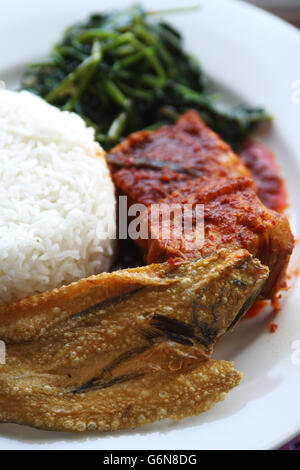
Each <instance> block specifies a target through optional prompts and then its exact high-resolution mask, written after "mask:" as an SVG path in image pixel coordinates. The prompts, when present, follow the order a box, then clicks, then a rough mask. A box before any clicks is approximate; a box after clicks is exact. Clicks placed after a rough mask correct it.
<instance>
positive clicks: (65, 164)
mask: <svg viewBox="0 0 300 470" xmlns="http://www.w3.org/2000/svg"><path fill="white" fill-rule="evenodd" d="M0 181H1V183H0V303H6V302H10V301H12V300H16V299H19V298H21V297H25V296H27V295H30V294H32V293H36V292H42V291H45V290H48V289H53V288H55V287H57V286H61V285H62V284H69V283H70V282H72V281H75V280H77V279H80V278H82V277H86V276H89V275H91V274H96V273H99V272H101V271H105V270H108V269H109V267H110V265H111V263H112V260H113V256H114V246H115V241H114V240H113V239H112V238H113V236H114V232H115V205H116V198H115V192H114V186H113V183H112V181H111V178H110V174H109V170H108V168H107V165H106V161H105V157H104V154H103V151H102V149H101V148H100V147H99V145H98V144H97V143H96V142H95V139H94V131H93V129H91V128H87V127H86V125H85V123H84V121H83V120H82V119H81V118H80V117H79V116H77V115H76V114H74V113H68V112H62V111H60V110H58V109H57V108H55V107H53V106H51V105H49V104H47V103H46V102H45V101H43V100H42V99H41V98H38V97H36V96H34V95H32V94H30V93H27V92H20V93H17V92H12V91H7V90H0ZM105 230H106V233H107V235H105V234H104V231H105Z"/></svg>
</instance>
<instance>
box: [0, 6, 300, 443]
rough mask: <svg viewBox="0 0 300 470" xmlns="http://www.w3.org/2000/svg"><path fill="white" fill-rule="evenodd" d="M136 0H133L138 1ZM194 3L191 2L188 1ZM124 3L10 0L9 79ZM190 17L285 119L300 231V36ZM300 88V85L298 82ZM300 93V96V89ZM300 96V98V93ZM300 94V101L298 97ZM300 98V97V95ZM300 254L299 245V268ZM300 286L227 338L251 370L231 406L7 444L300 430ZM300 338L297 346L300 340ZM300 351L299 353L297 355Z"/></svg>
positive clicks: (179, 17) (283, 145)
mask: <svg viewBox="0 0 300 470" xmlns="http://www.w3.org/2000/svg"><path fill="white" fill-rule="evenodd" d="M132 3H133V2H132ZM184 3H185V4H186V2H183V1H182V2H181V5H182V4H184ZM144 4H145V5H146V6H147V4H148V5H149V8H151V9H158V8H166V7H169V6H174V5H176V6H179V2H177V1H176V0H170V1H162V0H157V1H155V0H149V1H145V2H144ZM106 5H108V6H109V8H112V7H115V6H120V5H121V6H124V2H121V1H113V0H110V2H99V0H85V1H82V0H64V1H61V0H52V1H51V2H47V3H45V2H41V1H39V0H26V2H24V1H23V0H10V1H9V2H5V6H4V5H2V8H1V19H0V21H1V23H0V31H1V33H0V39H1V40H0V57H1V63H0V79H2V80H5V81H6V82H7V84H8V85H9V86H15V85H16V83H17V82H18V79H19V74H20V73H21V71H22V68H23V66H24V65H25V64H26V63H28V62H30V61H32V60H36V59H39V58H40V57H42V56H43V55H45V54H46V53H47V52H48V51H49V48H50V46H51V44H52V43H53V42H55V41H56V40H57V39H58V38H59V36H60V33H61V31H62V30H63V29H64V27H66V26H68V25H70V24H72V23H73V22H74V21H77V20H80V19H82V18H84V17H85V16H86V15H87V14H89V13H91V12H94V11H98V10H99V9H100V10H101V9H105V7H106ZM201 5H202V8H201V9H200V10H199V11H198V12H193V13H190V14H176V15H172V16H169V17H167V19H168V20H169V21H171V22H172V23H174V25H175V26H177V27H178V28H179V29H180V30H181V31H182V32H184V33H185V37H186V43H187V48H188V49H189V50H190V51H192V52H193V53H194V55H196V56H198V57H199V59H201V62H202V63H203V65H204V68H205V70H206V71H207V72H208V73H209V74H210V75H211V76H212V77H214V78H215V79H216V80H217V81H218V83H220V84H221V86H222V87H223V88H224V89H225V90H227V91H228V92H229V93H230V94H231V96H232V98H238V99H239V100H242V101H245V102H248V103H249V104H252V105H257V104H262V105H264V106H265V107H266V108H267V109H268V110H269V111H270V112H271V113H272V114H273V116H274V118H275V125H274V127H273V130H272V132H271V133H270V134H269V135H268V136H267V138H266V141H267V142H268V143H269V144H270V146H271V147H272V148H273V149H274V150H275V152H276V154H277V159H278V162H279V164H280V166H281V168H282V170H283V173H284V175H285V178H286V181H287V182H288V190H289V197H290V201H291V206H290V209H289V215H290V220H291V224H292V228H293V231H294V234H295V235H296V237H299V231H300V229H299V208H298V207H297V206H298V204H299V200H300V168H299V164H300V138H299V137H300V135H299V125H300V104H298V105H297V104H293V92H294V93H295V91H296V89H293V88H292V86H293V84H294V85H295V86H296V80H300V61H299V51H300V33H299V32H298V31H297V30H296V29H294V28H292V27H291V26H289V25H287V24H286V23H284V22H282V21H281V20H279V19H276V18H275V17H273V16H271V15H269V14H267V13H264V12H263V11H261V10H259V9H257V8H255V7H251V6H249V5H247V4H245V3H240V2H237V1H230V0H201ZM298 86H299V83H298ZM298 97H300V93H299V94H298ZM295 98H297V96H295ZM296 101H297V100H296ZM298 101H299V100H298ZM298 260H299V246H297V247H296V250H295V253H294V255H293V261H292V265H293V266H296V265H297V262H298ZM299 294H300V283H299V282H298V281H295V282H294V286H293V288H292V289H291V290H290V291H289V294H288V296H287V298H286V300H285V302H284V306H283V310H282V312H281V313H280V315H279V316H278V318H277V319H276V321H277V323H278V324H279V329H278V331H277V333H276V334H274V335H271V334H270V333H269V331H268V324H269V322H270V317H268V315H267V313H266V314H264V315H262V316H259V317H258V318H257V319H255V320H249V321H246V322H243V323H242V324H241V325H240V326H239V327H238V328H237V329H236V331H235V332H234V334H232V335H231V336H228V337H227V338H226V339H225V340H224V341H223V342H222V344H221V345H220V347H219V348H218V351H217V355H218V357H220V358H221V357H222V358H223V359H229V360H234V361H235V364H236V367H237V368H238V369H239V370H240V371H242V372H243V373H244V378H243V381H242V383H241V385H240V386H239V387H238V388H236V389H235V390H234V391H233V392H232V393H231V394H229V396H228V398H227V399H226V401H225V402H224V403H220V404H218V405H217V406H216V407H215V408H214V409H212V410H211V411H209V412H207V413H204V414H203V415H201V416H199V417H194V418H191V419H186V420H184V421H182V422H180V423H175V424H174V423H172V422H169V421H166V422H163V423H160V424H155V425H151V426H147V427H145V428H143V429H140V430H136V431H126V432H117V433H113V434H84V435H72V434H68V433H51V432H43V431H38V430H35V429H30V428H27V427H21V426H16V425H9V424H2V425H0V448H2V449H8V448H10V449H32V448H34V449H106V450H112V449H270V448H276V447H278V446H279V445H281V444H283V443H284V441H286V440H288V439H289V438H291V437H293V436H294V435H295V434H296V433H297V432H300V414H299V386H300V364H299V365H296V362H297V361H295V360H294V361H293V360H292V359H293V357H294V359H297V357H298V358H299V357H300V353H299V354H298V356H297V354H296V353H297V351H295V350H293V349H292V344H293V342H295V341H299V340H300V316H299ZM295 344H296V343H295ZM293 353H294V356H293Z"/></svg>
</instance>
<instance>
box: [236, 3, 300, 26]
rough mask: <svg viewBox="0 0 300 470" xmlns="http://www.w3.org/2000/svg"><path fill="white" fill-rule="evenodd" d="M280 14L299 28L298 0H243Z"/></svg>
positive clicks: (299, 6)
mask: <svg viewBox="0 0 300 470" xmlns="http://www.w3.org/2000/svg"><path fill="white" fill-rule="evenodd" d="M243 1H246V2H248V3H253V4H254V5H257V6H259V7H261V8H264V9H266V10H269V11H271V12H272V13H274V14H275V15H278V16H281V17H282V18H284V19H285V20H287V21H289V22H290V23H293V24H294V25H295V26H298V27H299V28H300V0H243Z"/></svg>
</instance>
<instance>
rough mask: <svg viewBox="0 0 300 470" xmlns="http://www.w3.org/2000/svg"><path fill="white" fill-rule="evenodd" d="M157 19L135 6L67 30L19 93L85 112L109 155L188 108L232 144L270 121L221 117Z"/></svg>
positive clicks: (259, 115)
mask: <svg viewBox="0 0 300 470" xmlns="http://www.w3.org/2000/svg"><path fill="white" fill-rule="evenodd" d="M154 13H156V12H148V13H146V12H145V11H144V10H143V9H142V7H140V6H135V7H132V8H130V9H128V10H122V11H116V12H110V13H105V14H97V15H93V16H91V17H90V18H89V19H88V20H87V21H85V22H83V23H80V24H76V25H74V26H72V27H70V28H69V29H68V30H67V31H66V32H65V34H64V37H63V38H62V40H61V42H59V43H58V44H56V45H55V47H54V48H53V49H52V52H51V54H50V57H48V58H47V59H45V61H44V62H39V63H37V64H32V65H30V66H29V67H28V68H27V70H26V71H25V73H24V76H23V80H22V88H24V89H27V90H29V91H31V92H33V93H36V94H38V95H40V96H42V97H43V98H45V99H46V100H47V101H48V102H49V103H52V104H54V105H56V106H58V107H60V108H61V109H64V110H68V111H74V112H76V113H78V114H80V115H81V116H82V117H83V118H84V119H85V120H86V122H87V123H88V125H91V126H93V127H94V129H95V130H96V135H97V139H98V140H99V142H100V143H101V144H102V145H103V146H104V147H105V148H106V149H109V148H111V147H112V146H113V145H115V144H116V143H118V142H119V141H120V140H121V139H122V138H124V137H126V136H127V135H128V134H129V133H130V132H133V131H136V130H140V129H144V128H151V129H153V128H156V127H158V126H159V125H161V124H162V123H168V122H173V121H174V119H176V117H177V116H178V115H179V114H180V113H182V112H184V111H185V110H186V109H189V108H193V109H196V110H198V111H199V113H200V114H201V116H202V117H203V119H204V120H205V121H206V122H207V124H208V125H209V126H210V127H212V128H213V129H214V130H216V131H217V132H218V133H219V134H220V135H221V136H222V137H223V138H224V139H225V140H227V141H228V142H230V143H231V144H233V145H236V144H238V143H240V142H241V141H242V140H243V139H244V138H245V137H246V136H247V135H248V134H249V133H250V132H251V131H252V130H253V129H254V128H255V127H256V126H257V124H259V123H261V122H263V121H266V120H269V117H268V116H267V114H266V113H265V111H264V110H263V109H261V108H256V109H253V108H249V107H246V106H239V107H237V108H234V109H232V110H229V111H221V110H220V108H219V106H218V96H217V95H215V94H212V93H211V92H210V91H209V87H208V80H207V78H206V76H205V75H204V73H203V71H202V70H201V67H200V66H199V64H198V63H197V62H196V61H195V59H193V58H192V57H191V56H189V55H188V54H187V53H186V52H185V50H184V48H183V44H182V38H181V35H180V33H179V32H178V31H176V30H175V29H174V28H173V27H172V26H170V25H169V24H166V23H165V22H159V21H156V22H155V21H152V20H151V19H150V18H152V16H153V14H154Z"/></svg>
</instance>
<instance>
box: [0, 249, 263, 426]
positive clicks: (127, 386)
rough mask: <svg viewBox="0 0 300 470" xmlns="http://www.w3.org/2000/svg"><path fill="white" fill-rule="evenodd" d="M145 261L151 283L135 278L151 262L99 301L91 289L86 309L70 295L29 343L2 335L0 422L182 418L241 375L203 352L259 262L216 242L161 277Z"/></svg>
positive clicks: (232, 314)
mask: <svg viewBox="0 0 300 470" xmlns="http://www.w3.org/2000/svg"><path fill="white" fill-rule="evenodd" d="M166 266H167V267H166ZM146 269H147V271H146ZM152 269H153V270H154V272H155V273H156V274H155V276H156V278H155V276H153V277H152V278H151V283H148V284H147V283H146V282H144V285H143V286H141V285H140V284H139V283H138V278H139V276H140V275H141V276H144V275H145V272H147V273H148V274H149V273H150V272H151V266H148V267H145V268H140V270H139V271H138V273H137V271H136V270H130V272H131V273H132V272H133V273H136V279H135V281H136V283H135V287H134V289H132V290H131V291H130V292H128V291H126V292H125V294H123V295H121V296H120V295H118V296H117V297H112V296H111V295H109V296H108V297H107V300H102V302H100V303H99V295H100V294H99V293H97V297H96V298H97V300H96V302H95V303H94V304H92V303H90V305H89V307H88V308H87V309H86V308H84V309H82V305H83V304H82V303H81V300H80V296H78V297H77V305H78V308H77V309H76V311H74V310H73V311H72V315H69V316H62V317H61V320H60V322H59V323H52V324H51V325H50V326H49V327H48V328H46V327H45V328H44V331H43V332H42V333H39V334H36V336H35V337H32V338H31V340H30V341H24V342H21V343H20V342H18V341H19V340H20V336H18V340H17V341H12V340H10V342H9V343H8V344H7V351H6V352H7V354H6V361H7V362H6V365H3V366H0V421H10V422H17V423H23V424H29V425H32V426H36V427H41V428H47V429H58V430H72V431H84V430H113V429H123V428H131V427H135V426H138V425H142V424H145V423H150V422H153V421H155V420H158V419H162V418H174V419H181V418H184V417H185V416H190V415H192V414H198V413H200V412H201V411H204V410H206V409H209V408H210V407H211V406H213V404H214V403H216V402H217V401H219V400H221V399H223V398H224V394H225V393H227V392H228V391H229V390H230V389H231V388H232V387H234V386H236V385H237V384H238V383H239V380H240V377H241V376H240V374H239V373H238V372H236V371H235V370H234V368H233V366H232V364H230V363H227V362H222V361H221V362H215V361H212V360H211V359H210V358H209V354H210V352H211V351H212V348H213V345H214V344H215V342H216V341H217V340H218V338H219V337H220V336H221V335H223V334H224V333H225V332H226V331H228V330H230V329H232V327H233V326H234V325H235V324H236V322H237V321H238V320H239V319H240V317H241V316H242V315H243V313H244V312H245V310H246V309H247V307H248V306H249V305H250V304H251V302H252V301H253V300H254V299H255V297H256V296H257V295H258V293H259V291H260V289H261V288H262V286H263V284H264V282H265V280H266V279H267V277H268V269H267V268H266V267H264V266H262V265H261V264H260V262H259V261H258V260H256V259H254V258H253V257H252V256H251V255H249V253H248V252H247V251H246V250H238V251H234V252H231V251H228V250H225V249H222V250H220V251H218V252H216V253H214V254H212V255H210V256H208V257H206V258H202V259H200V260H198V261H195V262H191V263H186V264H181V265H165V274H164V276H163V275H162V271H159V272H160V276H157V273H158V267H157V266H153V267H152ZM161 269H162V268H161ZM144 270H145V271H144ZM163 281H165V282H163ZM137 286H139V288H137ZM73 287H74V286H73ZM77 287H78V286H77ZM86 288H87V290H89V287H88V284H86ZM102 289H104V290H105V289H106V287H105V285H104V286H102ZM63 293H64V296H65V291H64V290H63ZM55 295H56V296H57V298H58V299H60V291H57V292H56V294H55ZM81 295H82V296H84V289H83V290H82V292H81ZM103 296H104V297H105V295H103ZM64 301H65V302H67V303H68V302H69V301H70V299H69V298H68V296H66V297H64ZM39 305H40V306H41V304H39ZM60 305H61V307H63V303H62V304H60ZM37 317H38V316H37ZM25 333H26V331H25Z"/></svg>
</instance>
